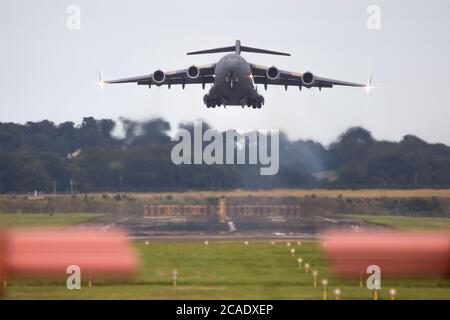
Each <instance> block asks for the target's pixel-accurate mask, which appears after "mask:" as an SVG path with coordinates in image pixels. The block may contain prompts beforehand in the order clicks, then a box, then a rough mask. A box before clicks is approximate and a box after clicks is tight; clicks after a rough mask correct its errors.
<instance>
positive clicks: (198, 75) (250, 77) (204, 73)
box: [99, 40, 371, 109]
mask: <svg viewBox="0 0 450 320" xmlns="http://www.w3.org/2000/svg"><path fill="white" fill-rule="evenodd" d="M218 52H233V53H230V54H227V55H225V56H224V57H223V58H222V59H220V60H219V62H217V63H213V64H209V65H204V66H195V65H192V66H190V67H189V68H187V69H183V70H176V71H167V72H164V71H161V70H157V71H155V72H153V73H152V74H148V75H144V76H138V77H132V78H125V79H118V80H108V81H103V80H102V79H101V75H100V82H99V84H100V85H104V84H109V83H137V84H138V85H147V86H149V87H151V86H152V85H156V86H161V85H167V86H168V87H169V89H170V86H172V85H181V86H182V87H183V89H184V87H185V85H187V84H194V83H196V84H201V85H202V87H203V89H204V88H205V84H207V83H211V84H213V85H212V87H211V89H210V90H209V93H208V94H206V95H205V96H204V97H203V101H204V103H205V105H206V106H207V107H208V108H215V107H216V106H217V107H218V106H224V107H226V106H231V105H240V106H242V107H245V106H248V107H253V108H254V109H256V108H261V107H262V106H263V105H264V97H263V96H262V95H260V94H259V93H258V92H257V88H256V86H255V84H262V85H264V88H265V89H266V90H267V86H268V85H280V86H284V87H285V88H286V90H287V88H288V87H289V86H296V87H298V88H299V89H300V90H301V89H302V87H305V88H312V87H317V88H319V89H320V90H321V89H322V88H332V87H333V86H336V85H337V86H350V87H363V88H367V89H369V88H370V82H371V80H370V81H369V84H359V83H352V82H346V81H340V80H333V79H327V78H321V77H317V76H315V75H314V74H313V73H311V72H309V71H308V72H305V73H298V72H289V71H283V70H279V69H278V68H277V67H275V66H272V67H264V66H260V65H257V64H253V63H249V62H247V61H246V60H245V59H244V58H243V57H242V56H241V52H254V53H265V54H272V55H282V56H290V54H289V53H283V52H277V51H270V50H265V49H257V48H252V47H246V46H242V45H241V42H240V41H239V40H237V41H236V44H235V45H234V46H230V47H223V48H216V49H209V50H202V51H195V52H189V53H188V55H194V54H205V53H218Z"/></svg>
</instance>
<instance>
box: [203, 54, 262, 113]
mask: <svg viewBox="0 0 450 320" xmlns="http://www.w3.org/2000/svg"><path fill="white" fill-rule="evenodd" d="M214 76H215V78H214V84H213V86H212V88H211V90H210V91H209V93H208V94H207V95H205V98H204V100H205V104H206V105H207V106H208V107H213V108H214V107H215V106H219V105H224V106H229V105H246V104H250V105H253V106H255V107H261V105H262V104H263V103H264V98H263V97H262V96H261V95H260V94H258V93H257V92H256V90H255V86H254V83H253V79H252V71H251V68H250V64H249V63H248V62H247V61H246V60H245V59H244V58H243V57H242V56H240V55H238V54H236V53H230V54H227V55H226V56H224V57H223V58H221V59H220V60H219V62H217V64H216V67H215V71H214Z"/></svg>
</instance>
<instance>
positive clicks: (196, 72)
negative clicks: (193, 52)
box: [187, 66, 200, 80]
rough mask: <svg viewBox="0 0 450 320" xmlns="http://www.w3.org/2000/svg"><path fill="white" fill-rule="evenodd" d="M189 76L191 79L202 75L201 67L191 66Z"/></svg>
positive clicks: (188, 71) (188, 70)
mask: <svg viewBox="0 0 450 320" xmlns="http://www.w3.org/2000/svg"><path fill="white" fill-rule="evenodd" d="M187 76H188V77H189V79H192V80H193V79H197V78H198V77H199V76H200V69H199V68H198V67H197V66H190V67H189V68H188V69H187Z"/></svg>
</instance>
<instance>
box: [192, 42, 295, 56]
mask: <svg viewBox="0 0 450 320" xmlns="http://www.w3.org/2000/svg"><path fill="white" fill-rule="evenodd" d="M218 52H234V53H236V54H239V55H240V54H241V52H253V53H263V54H273V55H278V56H290V54H289V53H285V52H278V51H271V50H265V49H258V48H252V47H246V46H241V41H240V40H236V44H235V45H234V46H230V47H222V48H215V49H208V50H201V51H193V52H188V53H187V54H188V55H194V54H207V53H218Z"/></svg>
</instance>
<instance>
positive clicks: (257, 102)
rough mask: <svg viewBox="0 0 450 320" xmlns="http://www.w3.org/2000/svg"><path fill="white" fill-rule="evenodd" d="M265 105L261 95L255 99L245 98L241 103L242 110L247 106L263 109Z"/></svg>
mask: <svg viewBox="0 0 450 320" xmlns="http://www.w3.org/2000/svg"><path fill="white" fill-rule="evenodd" d="M263 105H264V97H263V96H262V95H260V94H258V96H257V97H256V98H254V99H251V98H245V99H243V101H242V102H241V106H242V108H245V106H247V107H249V108H253V109H261V108H262V106H263Z"/></svg>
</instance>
